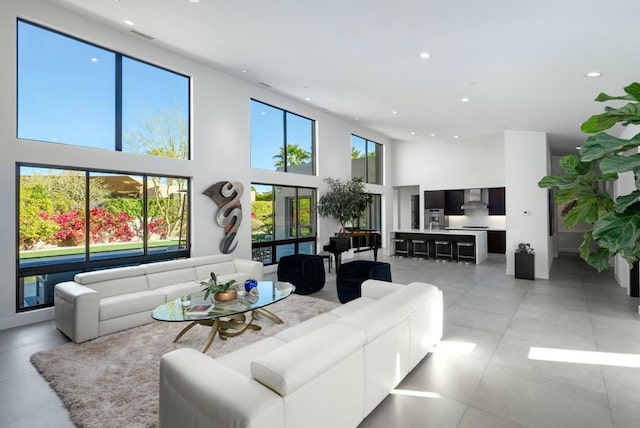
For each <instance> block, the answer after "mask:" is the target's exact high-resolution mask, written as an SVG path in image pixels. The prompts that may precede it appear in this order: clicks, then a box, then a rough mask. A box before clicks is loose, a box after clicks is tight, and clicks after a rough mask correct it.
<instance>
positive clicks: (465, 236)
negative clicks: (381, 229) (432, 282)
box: [389, 229, 488, 264]
mask: <svg viewBox="0 0 640 428" xmlns="http://www.w3.org/2000/svg"><path fill="white" fill-rule="evenodd" d="M396 237H397V238H404V239H425V240H427V241H435V240H436V239H439V237H441V238H442V239H447V240H449V241H451V242H452V243H453V249H452V251H453V254H454V258H455V256H456V255H457V248H456V242H459V241H467V242H474V243H475V250H476V264H480V263H482V262H484V261H485V260H487V258H488V255H487V231H486V230H476V229H473V230H469V229H462V230H453V229H397V230H392V231H391V232H390V238H396ZM389 242H391V240H389ZM429 254H432V255H433V254H435V253H434V252H432V251H431V250H430V251H429Z"/></svg>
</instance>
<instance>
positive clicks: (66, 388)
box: [31, 294, 338, 428]
mask: <svg viewBox="0 0 640 428" xmlns="http://www.w3.org/2000/svg"><path fill="white" fill-rule="evenodd" d="M336 306H338V304H337V303H333V302H329V301H326V300H321V299H316V298H313V297H309V296H300V295H297V294H294V295H292V296H291V297H289V298H287V299H285V300H282V301H280V302H277V303H275V304H273V305H271V306H269V308H268V309H269V310H270V311H271V312H273V313H275V314H276V315H278V316H279V317H280V318H281V319H282V320H283V321H284V323H283V324H274V323H273V322H271V321H269V320H268V319H266V318H264V317H261V318H260V320H259V321H257V322H256V323H257V324H259V325H260V326H262V330H259V331H250V330H248V331H246V332H245V333H244V334H242V335H241V336H237V337H233V338H229V339H227V340H220V338H219V337H216V339H215V340H214V341H213V344H212V345H211V347H210V348H209V350H208V351H207V355H210V356H211V357H214V358H215V357H219V356H221V355H224V354H226V353H229V352H231V351H234V350H236V349H239V348H241V347H243V346H246V345H248V344H250V343H253V342H256V341H258V340H260V339H263V338H265V337H268V336H272V335H274V334H276V333H277V332H279V331H281V330H283V329H286V328H288V327H291V326H292V325H295V324H298V323H300V322H302V321H304V320H306V319H308V318H312V317H314V316H316V315H318V314H320V313H323V312H327V311H329V310H331V309H333V308H335V307H336ZM185 326H186V324H185V323H169V322H159V321H156V322H153V323H151V324H147V325H144V326H141V327H136V328H133V329H130V330H126V331H122V332H119V333H115V334H111V335H108V336H104V337H100V338H98V339H95V340H91V341H89V342H85V343H81V344H76V343H67V344H64V345H62V346H59V347H56V348H54V349H52V350H49V351H45V352H38V353H36V354H33V355H32V356H31V363H32V364H33V365H34V366H35V367H36V369H37V370H38V371H39V372H40V374H41V375H42V376H43V377H44V378H45V379H46V380H47V381H48V382H49V385H50V386H51V388H53V390H54V391H56V393H57V394H58V396H60V398H61V399H62V402H63V403H64V405H65V406H66V408H67V409H68V410H69V414H70V416H71V420H72V421H73V423H74V424H76V425H77V426H79V427H101V428H102V427H157V426H158V394H159V392H158V385H159V379H160V375H159V371H160V357H161V356H162V355H164V354H166V353H167V352H169V351H172V350H174V349H179V348H183V347H189V348H194V349H200V347H201V346H202V344H203V343H204V341H205V339H206V337H207V334H208V333H209V328H208V327H203V326H196V327H194V328H193V329H191V330H190V331H189V332H188V333H187V334H185V335H184V336H183V337H182V338H181V339H180V341H179V342H178V343H173V339H174V338H175V336H176V335H177V334H178V333H179V332H180V330H182V328H184V327H185Z"/></svg>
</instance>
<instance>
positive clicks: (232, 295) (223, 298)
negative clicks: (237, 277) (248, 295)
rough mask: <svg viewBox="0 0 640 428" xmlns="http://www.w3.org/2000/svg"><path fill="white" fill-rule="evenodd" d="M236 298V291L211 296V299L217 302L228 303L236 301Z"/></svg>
mask: <svg viewBox="0 0 640 428" xmlns="http://www.w3.org/2000/svg"><path fill="white" fill-rule="evenodd" d="M237 297H238V292H237V291H236V290H229V291H227V292H225V293H216V294H214V295H213V298H214V299H215V300H216V301H218V302H228V301H230V300H234V299H236V298H237Z"/></svg>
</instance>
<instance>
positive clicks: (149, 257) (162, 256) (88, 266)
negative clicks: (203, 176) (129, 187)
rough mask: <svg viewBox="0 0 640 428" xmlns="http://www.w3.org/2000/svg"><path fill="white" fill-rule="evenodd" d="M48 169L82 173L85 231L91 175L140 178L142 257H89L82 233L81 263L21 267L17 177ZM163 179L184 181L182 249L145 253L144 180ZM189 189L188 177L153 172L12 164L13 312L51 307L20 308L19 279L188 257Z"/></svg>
mask: <svg viewBox="0 0 640 428" xmlns="http://www.w3.org/2000/svg"><path fill="white" fill-rule="evenodd" d="M21 167H26V168H48V169H64V170H70V171H80V172H82V173H84V176H83V179H84V181H85V183H84V185H85V195H84V199H85V213H84V217H85V228H86V230H87V231H88V229H89V227H90V216H91V213H90V210H89V205H90V202H91V201H90V199H91V195H90V192H89V186H90V180H91V173H104V174H119V175H128V176H140V177H142V178H143V185H142V190H143V195H142V198H141V199H142V219H143V224H145V225H147V226H145V227H144V228H143V239H142V254H136V255H132V256H122V255H120V256H118V255H116V256H114V257H110V258H98V259H96V258H92V257H91V254H93V253H92V252H91V246H92V244H91V243H90V236H89V233H85V240H84V247H85V249H84V253H83V260H82V261H66V262H65V261H64V260H63V261H62V262H53V263H52V262H51V261H45V262H43V263H33V264H31V265H28V266H25V265H24V263H21V258H20V219H21V217H20V185H21V176H20V168H21ZM158 176H161V177H167V178H175V179H185V180H186V194H187V195H189V196H188V197H187V200H186V204H185V205H184V210H185V211H184V213H183V216H184V220H183V222H184V223H183V224H184V225H185V226H186V228H187V232H186V240H185V245H184V249H182V247H181V246H180V242H179V243H178V249H177V250H172V251H164V252H149V239H148V238H149V236H148V235H149V231H148V216H147V209H148V193H149V190H148V188H147V186H146V183H147V180H148V177H158ZM191 186H192V178H191V177H187V176H179V175H171V174H156V173H146V172H133V171H120V170H108V169H92V168H82V167H76V166H66V165H50V164H38V163H30V162H16V164H15V206H16V218H15V224H14V230H15V234H16V236H15V255H16V256H15V259H16V265H15V269H16V302H15V304H16V313H21V312H29V311H32V310H35V309H41V308H46V307H51V306H53V304H52V303H51V304H47V303H45V304H36V305H30V306H25V307H21V294H22V293H20V279H21V278H26V277H31V276H38V275H46V274H58V273H65V272H71V271H78V272H89V271H93V270H100V269H105V268H113V267H123V266H131V265H138V264H141V263H150V262H156V261H163V260H172V259H178V258H188V257H190V256H191V242H192V238H191V235H192V228H191V208H192V201H191V197H190V196H191Z"/></svg>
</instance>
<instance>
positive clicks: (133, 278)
mask: <svg viewBox="0 0 640 428" xmlns="http://www.w3.org/2000/svg"><path fill="white" fill-rule="evenodd" d="M211 272H214V273H215V274H216V275H217V276H218V279H219V280H220V281H221V282H226V281H229V280H231V279H235V280H236V281H238V282H239V283H240V284H242V283H244V281H246V280H247V279H256V280H258V281H260V280H262V279H263V272H264V271H263V265H262V263H260V262H255V261H251V260H242V259H236V258H234V257H232V256H230V255H228V254H218V255H212V256H203V257H193V258H188V259H178V260H170V261H164V262H156V263H148V264H142V265H139V266H129V267H122V268H114V269H105V270H98V271H93V272H86V273H79V274H77V275H76V276H75V277H74V280H73V281H67V282H62V283H60V284H57V285H56V287H55V290H54V300H53V301H54V307H55V320H56V327H57V328H58V330H60V331H61V332H63V333H64V334H65V335H67V336H68V337H69V338H70V339H71V340H73V341H74V342H76V343H80V342H84V341H86V340H91V339H95V338H96V337H98V336H104V335H106V334H111V333H115V332H117V331H121V330H126V329H128V328H132V327H137V326H140V325H143V324H147V323H150V322H152V321H153V319H152V318H151V312H152V311H153V309H154V308H155V307H156V306H158V305H161V304H162V303H165V302H167V301H169V300H172V299H176V298H178V297H180V296H182V295H185V294H189V293H194V292H197V291H199V290H200V289H201V286H200V284H199V282H198V281H201V280H207V279H209V277H210V275H211Z"/></svg>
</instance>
